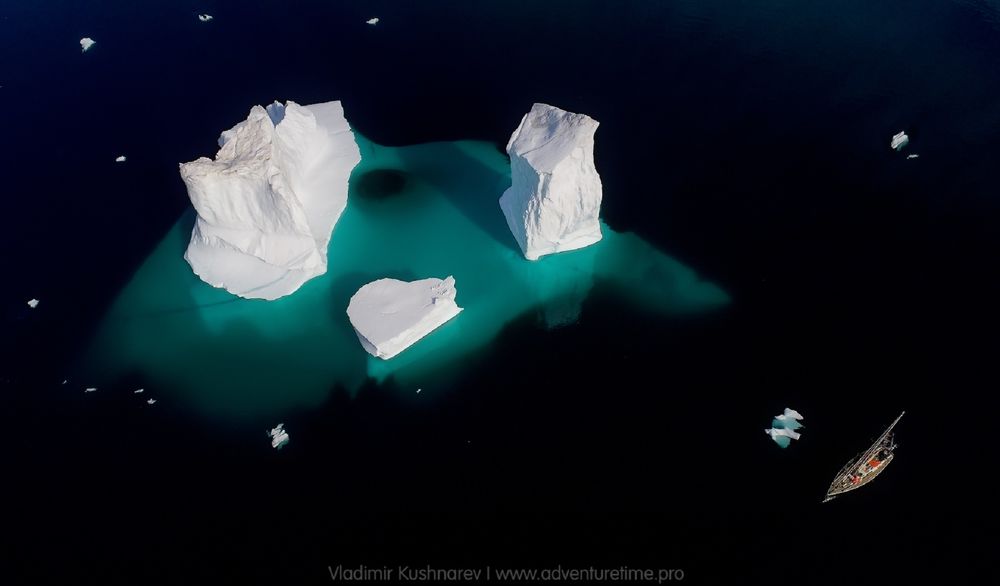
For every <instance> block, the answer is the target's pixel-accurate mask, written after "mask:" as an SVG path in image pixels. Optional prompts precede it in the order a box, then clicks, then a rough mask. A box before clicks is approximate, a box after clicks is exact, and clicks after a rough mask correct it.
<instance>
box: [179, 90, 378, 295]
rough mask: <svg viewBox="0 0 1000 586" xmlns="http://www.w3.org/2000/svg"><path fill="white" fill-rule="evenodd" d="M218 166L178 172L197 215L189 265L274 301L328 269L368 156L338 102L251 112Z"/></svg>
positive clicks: (226, 137)
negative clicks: (355, 178) (353, 183)
mask: <svg viewBox="0 0 1000 586" xmlns="http://www.w3.org/2000/svg"><path fill="white" fill-rule="evenodd" d="M219 144H220V146H221V148H220V149H219V153H218V154H217V155H216V157H215V160H214V161H213V160H211V159H208V158H205V157H202V158H200V159H198V160H196V161H192V162H190V163H184V164H182V165H181V167H180V172H181V178H182V179H184V183H185V184H186V185H187V190H188V196H189V197H190V198H191V203H192V204H193V205H194V208H195V211H197V213H198V219H197V221H196V222H195V226H194V230H193V231H192V232H191V242H190V244H189V245H188V248H187V252H185V254H184V258H185V260H187V261H188V264H190V265H191V268H192V269H193V270H194V272H195V274H196V275H198V276H199V277H201V279H202V280H203V281H205V282H206V283H208V284H209V285H212V286H213V287H222V288H225V289H226V290H227V291H229V292H230V293H233V294H235V295H239V296H240V297H246V298H251V299H277V298H279V297H283V296H285V295H288V294H290V293H292V292H294V291H296V290H297V289H298V288H299V287H301V286H302V285H303V283H305V282H306V281H308V280H309V279H312V278H313V277H316V276H318V275H322V274H323V273H325V272H326V266H327V248H328V244H329V243H330V235H331V233H332V231H333V226H334V224H336V223H337V220H338V219H339V218H340V215H341V214H342V213H343V211H344V208H345V206H346V205H347V183H348V180H349V179H350V176H351V171H352V170H353V169H354V167H355V165H357V164H358V163H359V162H360V161H361V151H360V150H359V149H358V145H357V143H356V142H355V140H354V134H353V133H352V132H351V127H350V126H349V125H348V123H347V120H346V119H345V118H344V109H343V107H341V105H340V102H326V103H323V104H314V105H311V106H300V105H298V104H296V103H295V102H291V101H290V102H288V103H286V104H280V103H277V102H275V103H274V104H271V105H270V106H268V107H267V108H266V109H265V108H263V107H261V106H254V107H253V109H252V110H250V115H249V116H248V117H247V119H246V120H245V121H243V122H240V123H239V124H237V125H236V126H234V127H233V128H231V129H229V130H227V131H225V132H223V133H222V136H221V137H220V138H219Z"/></svg>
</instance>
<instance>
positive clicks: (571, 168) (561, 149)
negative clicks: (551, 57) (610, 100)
mask: <svg viewBox="0 0 1000 586" xmlns="http://www.w3.org/2000/svg"><path fill="white" fill-rule="evenodd" d="M597 126H598V122H597V121H596V120H594V119H593V118H591V117H590V116H587V115H585V114H574V113H572V112H567V111H565V110H560V109H559V108H555V107H553V106H549V105H547V104H535V105H534V106H532V108H531V111H530V112H528V113H527V114H525V115H524V118H522V119H521V124H520V125H519V126H518V127H517V130H515V131H514V134H513V135H511V137H510V141H509V142H508V143H507V154H508V155H510V165H511V186H510V188H509V189H507V191H505V192H504V193H503V195H501V196H500V209H501V210H503V214H504V217H505V218H506V219H507V226H508V227H509V228H510V231H511V233H512V234H513V235H514V239H515V240H517V244H518V245H519V246H520V247H521V252H523V253H524V256H525V258H527V259H528V260H537V259H538V258H539V257H542V256H544V255H546V254H553V253H556V252H563V251H567V250H575V249H577V248H583V247H584V246H590V245H591V244H594V243H595V242H597V241H598V240H600V239H601V224H600V221H599V219H598V215H599V214H600V211H601V194H602V187H601V177H600V175H598V174H597V169H596V168H595V167H594V133H595V132H597Z"/></svg>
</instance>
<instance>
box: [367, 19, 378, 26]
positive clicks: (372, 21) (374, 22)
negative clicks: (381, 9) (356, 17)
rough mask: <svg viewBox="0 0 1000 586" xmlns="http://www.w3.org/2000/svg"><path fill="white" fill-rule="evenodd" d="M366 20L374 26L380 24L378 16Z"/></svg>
mask: <svg viewBox="0 0 1000 586" xmlns="http://www.w3.org/2000/svg"><path fill="white" fill-rule="evenodd" d="M365 22H367V23H368V24H370V25H372V26H375V25H376V24H378V17H375V18H369V19H368V20H366V21H365Z"/></svg>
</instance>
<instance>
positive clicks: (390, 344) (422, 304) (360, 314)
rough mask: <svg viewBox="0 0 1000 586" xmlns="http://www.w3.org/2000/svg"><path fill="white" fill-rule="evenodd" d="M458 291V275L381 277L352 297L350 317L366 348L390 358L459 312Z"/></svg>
mask: <svg viewBox="0 0 1000 586" xmlns="http://www.w3.org/2000/svg"><path fill="white" fill-rule="evenodd" d="M455 294H456V291H455V278H454V277H448V278H447V279H444V280H442V279H422V280H420V281H412V282H406V281H399V280H396V279H379V280H377V281H372V282H371V283H368V284H367V285H365V286H363V287H361V288H360V289H358V292H357V293H355V294H354V296H353V297H351V301H350V303H349V304H348V306H347V317H348V318H349V319H350V320H351V325H352V326H353V327H354V331H355V333H356V334H357V335H358V340H360V341H361V345H362V346H363V347H364V349H365V350H366V351H367V352H368V353H369V354H371V355H372V356H375V357H377V358H382V359H383V360H388V359H389V358H392V357H393V356H395V355H397V354H399V353H400V352H402V351H403V350H406V349H407V348H409V347H410V346H412V345H413V344H414V343H416V342H417V341H418V340H420V339H421V338H423V337H424V336H426V335H427V334H429V333H431V332H432V331H434V330H435V329H437V328H438V327H440V326H441V325H442V324H444V323H445V322H447V321H448V320H450V319H451V318H453V317H455V316H456V315H458V314H459V312H461V311H462V308H461V307H459V306H458V304H456V303H455Z"/></svg>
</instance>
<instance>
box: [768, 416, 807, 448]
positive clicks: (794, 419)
mask: <svg viewBox="0 0 1000 586" xmlns="http://www.w3.org/2000/svg"><path fill="white" fill-rule="evenodd" d="M800 419H803V417H802V414H801V413H799V412H798V411H796V410H795V409H789V408H788V407H785V410H784V412H782V413H781V414H779V415H775V416H774V419H773V420H771V428H770V429H765V430H764V433H766V434H767V435H769V436H770V437H771V439H772V440H774V443H776V444H778V445H779V446H781V447H782V448H787V447H788V446H789V444H791V440H793V439H794V440H797V439H799V438H800V437H801V435H802V434H800V433H798V432H796V431H795V430H796V429H799V428H800V427H802V424H801V423H799V420H800Z"/></svg>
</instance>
